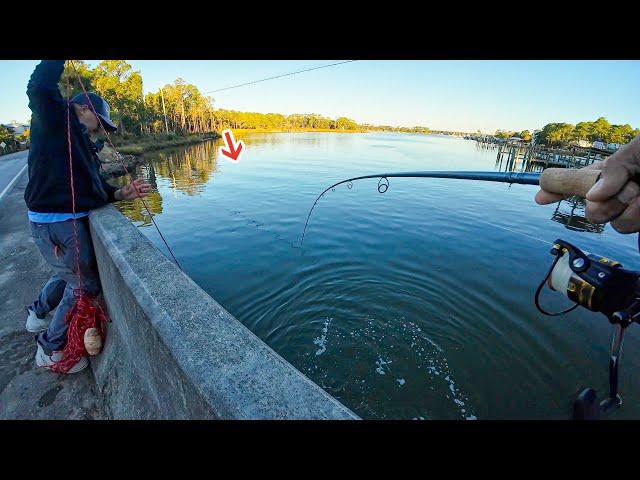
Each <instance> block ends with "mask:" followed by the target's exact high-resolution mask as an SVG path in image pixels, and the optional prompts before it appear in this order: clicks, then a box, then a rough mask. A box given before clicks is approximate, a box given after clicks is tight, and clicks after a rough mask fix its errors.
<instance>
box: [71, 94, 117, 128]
mask: <svg viewBox="0 0 640 480" xmlns="http://www.w3.org/2000/svg"><path fill="white" fill-rule="evenodd" d="M87 97H88V98H87ZM71 103H76V104H78V105H86V106H87V107H89V108H91V111H94V110H95V113H97V114H98V117H100V123H101V124H102V126H103V127H104V129H105V130H108V131H110V132H115V131H116V130H117V129H118V127H116V125H115V124H114V123H113V122H112V121H111V116H110V115H109V104H108V103H107V102H106V100H105V99H104V98H102V97H101V96H100V95H98V94H96V93H93V92H87V93H84V92H82V93H79V94H77V95H75V96H74V97H73V98H72V99H71ZM92 107H93V108H92Z"/></svg>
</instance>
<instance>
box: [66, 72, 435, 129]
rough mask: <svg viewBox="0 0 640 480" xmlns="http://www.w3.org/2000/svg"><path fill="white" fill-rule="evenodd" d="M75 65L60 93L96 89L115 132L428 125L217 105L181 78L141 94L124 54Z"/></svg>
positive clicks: (136, 74) (139, 82)
mask: <svg viewBox="0 0 640 480" xmlns="http://www.w3.org/2000/svg"><path fill="white" fill-rule="evenodd" d="M74 65H75V69H74V68H73V66H71V64H70V63H69V62H67V64H66V65H65V69H64V73H63V75H62V78H61V81H60V88H61V91H62V92H63V95H65V96H69V95H75V94H77V93H80V92H82V85H84V88H85V89H86V90H87V91H95V92H96V93H98V94H99V95H101V96H102V97H103V98H104V99H105V100H106V101H107V102H108V103H109V106H110V107H111V115H112V117H113V119H114V121H115V122H116V124H117V125H118V126H119V127H120V128H119V132H118V134H119V135H124V136H127V135H145V134H155V133H179V134H192V133H209V132H220V131H222V130H224V129H226V128H233V129H239V128H244V129H273V130H285V131H287V130H295V129H326V130H336V131H357V130H364V129H368V128H370V129H374V130H389V131H419V132H422V133H428V131H429V129H427V128H426V127H413V128H400V127H388V126H380V127H375V126H372V125H359V124H358V123H357V122H355V121H354V120H352V119H350V118H347V117H338V118H336V119H331V118H327V117H324V116H322V115H318V114H313V113H311V114H292V115H282V114H279V113H257V112H238V111H235V110H225V109H216V108H215V107H214V99H213V98H212V97H209V96H206V95H204V94H202V93H201V92H200V90H199V89H198V88H197V87H196V86H195V85H191V84H188V83H186V82H185V81H184V80H183V79H181V78H178V79H176V80H175V81H174V82H173V83H170V84H167V85H164V86H163V87H161V88H160V89H158V91H157V92H149V93H147V94H144V93H143V88H142V87H143V80H142V75H141V73H140V72H139V71H133V70H132V67H131V65H130V64H128V63H127V62H125V61H124V60H104V61H102V62H100V63H99V64H98V65H97V66H95V67H94V68H91V67H90V66H89V65H88V64H87V63H86V62H83V61H78V60H76V61H74ZM78 77H79V78H80V79H81V81H82V85H81V84H80V81H79V80H78Z"/></svg>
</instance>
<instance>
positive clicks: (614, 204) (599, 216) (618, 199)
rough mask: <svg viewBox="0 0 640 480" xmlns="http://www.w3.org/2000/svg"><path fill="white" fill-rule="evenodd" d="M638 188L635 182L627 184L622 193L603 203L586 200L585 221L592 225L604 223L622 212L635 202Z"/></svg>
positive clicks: (639, 192) (638, 191)
mask: <svg viewBox="0 0 640 480" xmlns="http://www.w3.org/2000/svg"><path fill="white" fill-rule="evenodd" d="M639 194H640V187H638V185H637V184H636V183H635V182H627V183H626V184H625V186H624V188H623V189H622V191H621V192H620V193H619V194H618V195H616V196H615V197H614V198H611V199H609V200H607V201H605V202H591V201H589V200H587V219H588V220H589V221H590V222H593V223H606V222H609V221H611V220H613V219H615V218H617V217H618V216H619V215H621V214H622V212H624V210H625V209H626V208H627V205H629V204H631V203H632V202H634V201H635V200H636V198H637V197H638V195H639Z"/></svg>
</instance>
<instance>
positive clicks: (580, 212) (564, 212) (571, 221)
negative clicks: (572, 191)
mask: <svg viewBox="0 0 640 480" xmlns="http://www.w3.org/2000/svg"><path fill="white" fill-rule="evenodd" d="M586 207H587V203H586V201H585V200H584V199H582V198H580V197H571V198H568V199H566V200H562V201H560V202H558V205H557V207H556V209H555V211H554V212H553V215H552V216H551V220H553V221H554V222H558V223H561V224H562V225H564V226H565V227H566V228H568V229H569V230H574V231H576V232H589V233H602V232H603V231H604V224H602V225H598V224H595V223H591V222H590V221H589V220H587V217H586V213H585V210H586Z"/></svg>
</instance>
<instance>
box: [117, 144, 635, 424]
mask: <svg viewBox="0 0 640 480" xmlns="http://www.w3.org/2000/svg"><path fill="white" fill-rule="evenodd" d="M243 138H244V140H245V143H246V147H247V151H246V152H245V154H244V156H243V157H242V159H241V162H240V163H239V164H233V163H231V162H229V161H227V160H226V159H224V158H218V156H217V148H216V147H217V145H218V144H217V143H215V142H213V141H211V142H207V143H203V144H200V145H197V146H193V147H188V148H181V149H174V150H170V151H165V152H161V153H156V154H149V155H148V158H149V159H150V160H151V161H150V163H149V165H148V166H143V167H140V169H139V172H138V173H139V174H140V175H143V176H145V177H146V178H148V179H150V180H151V182H152V183H154V184H155V185H156V186H157V190H158V193H157V194H153V195H152V196H151V197H150V199H149V204H150V205H151V207H152V209H153V211H154V212H155V214H156V215H155V219H156V221H157V223H158V225H159V226H160V228H161V230H162V232H163V233H164V235H165V237H166V238H167V241H168V242H169V244H170V245H171V247H172V249H173V250H174V252H175V254H176V256H177V258H178V259H179V261H180V262H181V264H182V266H183V267H184V269H185V270H186V272H187V273H188V274H189V275H190V276H191V277H192V278H193V279H194V280H195V281H196V282H197V283H198V284H199V285H200V286H201V287H202V288H203V289H204V290H206V291H207V292H208V293H209V294H211V295H212V296H213V297H214V298H215V299H216V300H217V301H218V302H220V303H221V304H222V305H223V306H224V307H225V308H226V309H227V310H228V311H229V312H231V313H232V314H233V315H235V316H236V317H237V318H238V319H239V320H240V321H242V322H243V323H244V324H245V325H246V326H247V327H249V328H250V329H251V330H252V331H253V332H255V333H256V334H257V335H258V336H259V337H260V338H262V339H263V340H264V341H265V342H266V343H267V344H269V345H270V346H271V347H272V348H274V349H275V350H276V351H277V352H278V353H280V354H281V355H282V356H283V357H285V358H286V359H287V360H288V361H290V362H291V363H292V364H293V365H295V366H296V367H297V368H298V369H299V370H301V371H302V372H303V373H305V374H306V375H308V376H309V377H310V378H311V379H312V380H314V381H315V382H317V383H318V384H319V385H321V386H322V387H323V388H324V389H325V390H327V391H328V392H329V393H331V394H332V395H334V396H335V397H337V398H338V399H340V400H341V401H342V402H343V403H344V404H346V405H347V406H349V407H350V408H352V409H353V410H354V411H355V412H357V413H358V414H359V415H361V416H362V417H364V418H379V419H385V418H394V419H396V418H399V419H412V418H423V419H465V418H467V419H475V418H478V419H511V418H532V419H543V418H544V419H562V418H566V416H567V413H568V411H569V409H570V406H571V402H572V401H573V399H574V397H575V395H576V394H577V393H578V392H579V391H580V390H582V388H583V387H585V386H593V387H594V388H596V389H597V390H598V391H604V390H605V389H606V388H607V368H608V367H607V365H608V363H607V362H608V348H609V343H610V333H611V332H610V325H609V324H608V322H607V320H606V319H605V318H604V317H603V316H600V315H598V314H593V313H590V312H588V311H586V310H584V309H579V310H577V311H574V312H572V313H570V314H569V315H567V316H565V317H560V318H554V317H545V316H543V315H541V314H539V313H538V312H537V310H536V309H535V307H534V304H533V293H534V291H535V288H536V287H537V285H538V283H539V281H540V280H541V279H542V277H543V276H544V274H545V273H546V270H547V269H548V267H549V265H550V262H551V260H552V257H551V255H550V254H549V250H550V248H551V245H552V242H553V241H554V240H555V239H556V238H563V239H565V240H567V241H569V242H573V243H575V244H576V245H577V246H579V247H580V248H582V249H584V250H587V251H590V252H594V253H599V254H602V255H606V256H608V257H610V258H614V259H617V260H619V261H621V262H622V263H623V264H624V265H625V266H627V267H629V268H637V267H638V260H639V257H638V253H637V244H636V237H635V236H623V235H620V234H617V233H616V232H615V231H613V230H612V229H611V227H609V226H607V227H606V228H604V229H602V228H600V229H599V228H594V226H592V225H590V224H588V223H586V222H585V221H584V219H583V218H581V217H583V216H584V208H583V206H581V205H580V204H571V203H569V202H563V204H562V205H560V207H559V208H558V209H557V210H556V206H555V205H552V206H545V207H540V206H537V205H535V204H534V202H533V195H534V193H535V191H536V188H535V187H531V186H520V185H514V186H511V187H509V186H508V185H505V184H492V183H484V182H468V181H459V180H434V179H390V186H389V190H388V191H387V192H386V193H384V194H380V193H378V191H377V188H376V185H377V180H363V181H358V182H355V183H354V184H353V186H352V188H349V187H348V186H347V185H342V186H340V187H337V188H336V189H335V191H330V192H328V193H327V194H326V195H325V196H324V197H323V198H322V199H321V200H320V202H319V204H318V205H317V207H316V209H315V211H314V214H313V216H312V217H311V220H310V223H309V227H308V230H307V235H306V238H305V241H304V245H303V247H302V248H301V247H300V236H301V233H302V228H303V226H304V221H305V219H306V216H307V213H308V211H309V208H310V207H311V205H312V203H313V201H314V199H315V197H316V195H318V194H319V193H320V192H321V191H322V190H324V188H326V187H327V186H328V185H330V184H332V183H334V182H336V181H339V180H342V179H344V178H347V177H349V176H356V175H363V174H370V173H378V172H385V171H403V170H405V171H410V170H429V169H432V170H433V169H440V170H442V169H451V170H492V169H494V168H495V151H486V150H480V149H478V148H477V147H476V146H475V143H474V142H471V141H466V140H462V139H456V138H447V137H439V136H418V135H403V134H378V133H375V134H374V133H371V134H342V135H341V134H322V133H297V134H251V135H246V136H244V137H243ZM140 207H141V206H140V205H139V204H138V202H137V201H136V202H134V203H129V204H127V205H124V206H122V207H121V208H123V209H124V211H125V213H126V214H127V215H128V216H129V217H130V218H131V219H132V220H133V221H134V223H135V224H136V225H139V226H140V227H141V228H142V231H143V232H144V233H145V234H146V235H147V236H148V237H149V238H150V239H151V240H152V241H153V242H154V243H155V244H156V245H158V247H159V248H160V249H161V250H163V251H164V246H163V245H162V243H161V241H160V239H159V237H158V235H157V233H156V231H155V229H153V227H152V226H150V223H149V219H148V218H146V216H145V215H143V214H142V210H141V208H140ZM572 210H573V216H571V212H572ZM543 299H544V301H545V304H546V305H547V307H548V308H556V309H559V308H562V307H564V306H566V305H567V303H566V300H565V299H564V298H563V297H560V296H559V295H558V294H554V293H552V292H547V293H546V295H545V296H544V297H543ZM636 330H637V327H632V328H630V329H629V333H628V335H627V338H626V341H625V347H624V348H625V353H624V356H623V363H622V371H621V392H622V395H623V399H624V402H625V403H624V405H623V408H622V409H621V410H620V411H618V412H617V413H616V414H615V418H640V385H638V383H637V382H634V381H633V375H632V372H634V371H635V370H637V369H638V367H640V351H639V349H638V347H639V346H640V341H639V340H640V337H639V334H638V332H637V331H636Z"/></svg>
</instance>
